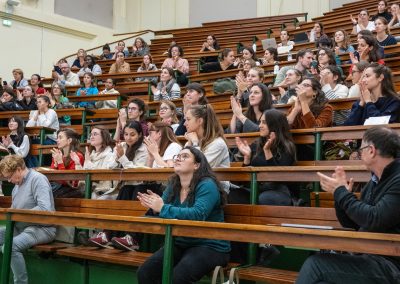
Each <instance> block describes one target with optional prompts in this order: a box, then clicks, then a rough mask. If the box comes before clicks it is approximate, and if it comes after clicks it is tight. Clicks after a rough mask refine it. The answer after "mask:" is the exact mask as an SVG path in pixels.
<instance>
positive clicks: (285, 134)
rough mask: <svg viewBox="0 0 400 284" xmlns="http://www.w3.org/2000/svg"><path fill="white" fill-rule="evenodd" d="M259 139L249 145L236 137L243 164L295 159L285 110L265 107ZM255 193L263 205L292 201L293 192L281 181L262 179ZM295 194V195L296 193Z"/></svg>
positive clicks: (271, 163) (282, 163)
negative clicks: (274, 181) (258, 191)
mask: <svg viewBox="0 0 400 284" xmlns="http://www.w3.org/2000/svg"><path fill="white" fill-rule="evenodd" d="M259 130H260V138H259V140H258V142H255V143H253V144H252V145H248V144H247V141H246V140H242V139H240V138H239V137H236V145H237V147H238V149H239V151H240V153H241V154H242V155H243V157H244V160H243V166H252V167H265V166H291V165H293V164H294V162H295V161H296V146H295V144H294V141H293V138H292V135H291V134H290V127H289V124H288V122H287V120H286V119H285V114H284V113H283V112H281V111H279V110H275V109H270V110H266V111H265V112H264V113H263V115H262V117H261V120H260V124H259ZM260 189H261V191H260V192H261V194H260V195H259V197H258V200H259V202H258V203H259V204H262V205H283V206H288V205H292V193H291V192H290V191H289V189H288V187H287V186H286V185H283V184H281V183H271V182H267V183H264V184H263V185H262V186H261V187H260ZM296 197H298V196H296Z"/></svg>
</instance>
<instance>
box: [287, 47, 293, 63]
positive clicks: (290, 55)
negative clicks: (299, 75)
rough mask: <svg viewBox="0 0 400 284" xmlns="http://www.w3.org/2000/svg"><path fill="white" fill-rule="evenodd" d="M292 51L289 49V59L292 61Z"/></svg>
mask: <svg viewBox="0 0 400 284" xmlns="http://www.w3.org/2000/svg"><path fill="white" fill-rule="evenodd" d="M292 59H293V58H292V53H291V52H290V50H289V52H288V54H287V61H292Z"/></svg>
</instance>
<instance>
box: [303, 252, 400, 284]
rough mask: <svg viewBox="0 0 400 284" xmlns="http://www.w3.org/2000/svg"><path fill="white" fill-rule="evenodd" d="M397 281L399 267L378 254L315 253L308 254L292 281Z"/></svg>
mask: <svg viewBox="0 0 400 284" xmlns="http://www.w3.org/2000/svg"><path fill="white" fill-rule="evenodd" d="M313 283H320V284H321V283H338V284H339V283H340V284H354V283H363V284H372V283H376V284H386V283H387V284H399V283H400V269H399V268H398V267H397V266H396V265H395V264H394V263H392V262H391V261H389V260H388V259H386V258H384V257H383V256H379V255H370V254H359V255H350V254H334V253H319V254H315V255H313V256H310V257H309V258H308V259H307V260H306V261H305V262H304V264H303V267H302V268H301V270H300V273H299V277H298V278H297V281H296V284H313Z"/></svg>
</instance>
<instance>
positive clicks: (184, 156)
mask: <svg viewBox="0 0 400 284" xmlns="http://www.w3.org/2000/svg"><path fill="white" fill-rule="evenodd" d="M188 158H190V155H189V154H187V153H183V154H178V155H175V156H173V157H172V161H174V162H176V161H178V160H179V161H181V162H183V161H185V160H186V159H188Z"/></svg>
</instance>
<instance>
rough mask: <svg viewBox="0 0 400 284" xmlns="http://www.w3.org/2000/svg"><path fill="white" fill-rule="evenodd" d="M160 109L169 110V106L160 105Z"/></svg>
mask: <svg viewBox="0 0 400 284" xmlns="http://www.w3.org/2000/svg"><path fill="white" fill-rule="evenodd" d="M160 110H169V107H160Z"/></svg>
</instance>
